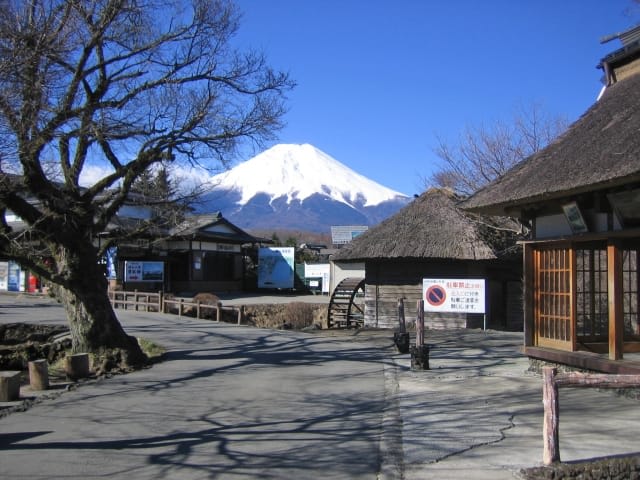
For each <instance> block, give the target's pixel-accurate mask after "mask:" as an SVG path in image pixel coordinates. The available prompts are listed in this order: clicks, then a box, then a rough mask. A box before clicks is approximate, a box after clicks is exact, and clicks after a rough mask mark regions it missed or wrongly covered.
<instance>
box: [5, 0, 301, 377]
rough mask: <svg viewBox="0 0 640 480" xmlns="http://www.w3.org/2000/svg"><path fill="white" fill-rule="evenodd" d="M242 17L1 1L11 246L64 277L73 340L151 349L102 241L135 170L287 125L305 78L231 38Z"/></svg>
mask: <svg viewBox="0 0 640 480" xmlns="http://www.w3.org/2000/svg"><path fill="white" fill-rule="evenodd" d="M238 26H239V14H238V12H237V10H236V8H235V6H234V4H233V3H232V2H231V1H230V0H0V255H2V256H5V257H9V258H12V259H15V260H17V261H18V262H19V263H21V264H22V265H23V266H25V267H27V268H29V269H31V270H32V271H34V272H36V273H37V274H38V275H40V276H42V277H43V278H45V279H47V280H49V281H50V282H52V283H54V284H55V285H57V287H58V288H57V290H58V292H59V299H60V301H61V302H62V304H63V305H64V307H65V309H66V313H67V317H68V321H69V325H70V330H71V333H72V338H73V349H74V350H75V351H85V352H87V351H88V352H101V351H103V349H110V350H111V351H117V352H119V354H120V356H121V359H122V363H123V364H137V363H140V362H142V361H143V360H144V355H143V354H142V352H141V351H140V349H139V347H138V345H137V342H136V341H135V340H134V339H133V338H132V337H130V336H128V335H127V334H126V333H125V332H124V330H123V329H122V327H121V325H120V324H119V322H118V320H117V317H116V316H115V314H114V311H113V309H112V307H111V305H110V303H109V299H108V296H107V282H106V279H105V276H104V272H103V270H102V267H101V266H100V265H99V262H98V259H99V258H100V257H101V256H102V253H103V250H104V249H106V248H108V247H109V245H108V244H103V245H101V246H97V245H96V244H95V243H94V239H95V238H96V236H97V235H98V234H99V233H100V232H103V231H104V229H105V228H106V227H107V225H108V224H109V222H110V220H111V219H112V218H113V217H114V215H116V213H117V212H118V210H119V209H120V208H121V207H122V205H123V204H124V202H125V201H127V199H128V197H129V196H130V191H131V188H132V186H133V184H134V182H135V181H136V179H137V178H138V177H139V176H140V175H142V174H143V172H145V171H148V170H149V169H150V168H151V167H152V166H153V165H154V164H157V163H160V162H164V164H184V165H189V164H191V165H194V164H199V165H204V164H206V163H207V162H212V163H217V164H218V165H219V164H220V162H222V163H225V162H226V161H228V159H229V158H230V156H231V155H233V154H234V153H235V152H237V149H238V147H239V145H241V144H242V143H243V142H245V141H247V140H250V141H256V142H260V141H261V140H264V139H266V138H270V137H271V136H272V135H273V134H274V132H275V131H277V129H278V128H279V127H280V126H281V118H282V116H283V114H284V112H285V105H284V102H285V95H286V92H287V91H288V90H289V89H290V88H292V87H293V83H292V81H291V80H290V79H289V77H288V75H287V74H286V73H283V72H277V71H274V70H273V69H271V68H270V67H269V66H268V65H267V63H266V61H265V58H264V56H263V55H262V54H260V53H256V52H253V51H245V52H240V51H236V50H235V49H234V48H233V44H232V38H233V36H234V34H235V33H236V32H237V28H238ZM96 165H101V166H103V167H104V166H106V167H107V168H108V170H107V172H106V173H105V174H104V175H103V176H102V177H101V178H99V179H97V180H96V181H94V182H92V183H91V184H89V185H81V178H82V176H83V175H84V174H85V173H86V172H87V170H89V169H91V168H92V167H95V166H96ZM7 211H11V212H13V213H14V214H16V215H17V216H19V217H20V218H21V219H22V221H23V222H24V225H25V228H23V229H17V228H15V227H14V224H10V223H8V222H7V221H6V220H5V213H6V212H7ZM35 249H38V250H35Z"/></svg>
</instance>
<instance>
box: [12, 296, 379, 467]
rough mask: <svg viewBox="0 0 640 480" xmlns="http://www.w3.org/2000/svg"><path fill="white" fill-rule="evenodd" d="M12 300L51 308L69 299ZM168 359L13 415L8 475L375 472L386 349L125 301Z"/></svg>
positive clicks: (18, 311) (137, 327)
mask: <svg viewBox="0 0 640 480" xmlns="http://www.w3.org/2000/svg"><path fill="white" fill-rule="evenodd" d="M28 310H29V309H28V308H17V307H15V306H14V307H12V308H0V317H2V319H3V321H6V320H7V316H10V317H11V319H12V321H15V320H19V319H20V318H21V317H23V318H27V317H29V318H30V320H31V321H38V320H41V321H47V320H51V319H53V318H54V317H55V316H56V315H57V312H56V307H52V306H43V305H41V306H40V308H37V309H35V308H34V309H33V310H32V313H31V314H29V313H28ZM119 316H120V318H121V321H123V323H124V325H125V326H126V328H127V329H128V331H129V332H131V333H134V334H136V335H141V336H144V337H147V338H150V339H153V340H154V341H156V342H159V343H161V344H163V345H164V346H166V347H167V348H168V349H169V353H168V354H167V361H165V362H163V363H160V364H157V365H155V366H154V367H153V368H151V369H148V370H143V371H140V372H136V373H132V374H128V375H124V376H116V377H113V378H110V379H106V380H102V381H97V382H95V383H93V384H88V385H84V386H82V387H81V388H79V389H77V390H76V391H71V392H66V393H64V394H63V395H61V396H59V397H58V398H56V399H53V400H47V401H46V402H42V403H40V404H38V405H36V406H34V407H33V408H31V409H30V410H28V411H27V412H24V413H14V414H11V415H9V416H7V417H5V418H3V419H0V432H1V434H0V466H1V471H2V477H3V478H12V479H18V478H29V479H45V478H46V479H51V478H83V479H85V478H86V479H89V478H111V479H119V478H135V479H162V478H165V479H205V478H224V479H227V478H229V479H242V478H251V479H254V478H265V479H269V478H277V479H281V478H292V479H293V478H296V479H297V478H323V479H330V478H340V479H342V478H354V479H359V478H362V479H372V478H376V475H377V473H378V471H379V470H380V462H381V459H380V456H379V444H380V438H381V422H382V416H383V412H384V407H385V388H384V375H383V369H384V362H383V361H382V360H383V359H382V355H381V352H380V350H379V349H378V348H375V347H374V346H373V345H371V344H355V345H354V343H346V342H343V341H339V340H336V339H331V338H325V337H320V336H310V335H306V334H303V333H297V332H290V331H287V332H282V331H272V330H261V329H256V328H247V327H238V326H231V325H225V324H217V323H214V322H208V321H196V320H193V319H187V318H178V317H176V316H172V315H160V314H155V313H154V314H142V313H129V314H127V313H125V312H119Z"/></svg>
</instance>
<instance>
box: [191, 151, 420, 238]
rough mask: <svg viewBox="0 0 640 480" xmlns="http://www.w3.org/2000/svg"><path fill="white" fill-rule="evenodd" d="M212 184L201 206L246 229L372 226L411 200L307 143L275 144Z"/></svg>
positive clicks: (216, 178)
mask: <svg viewBox="0 0 640 480" xmlns="http://www.w3.org/2000/svg"><path fill="white" fill-rule="evenodd" d="M210 184H211V191H210V193H208V194H207V195H205V196H204V198H203V205H202V206H201V207H200V208H199V209H200V210H220V211H221V212H222V214H223V215H224V216H225V217H226V218H227V219H229V220H230V221H231V222H233V223H235V224H236V225H238V226H239V227H241V228H244V229H275V228H279V229H300V230H306V231H315V232H327V231H329V229H330V227H331V225H374V224H376V223H378V222H380V221H381V220H382V219H384V218H386V217H388V216H389V215H392V214H393V213H395V212H396V211H398V210H399V209H400V208H402V207H403V206H404V205H406V204H407V203H408V202H409V197H407V196H406V195H403V194H401V193H399V192H395V191H393V190H391V189H389V188H386V187H384V186H382V185H380V184H378V183H376V182H374V181H372V180H370V179H368V178H366V177H364V176H363V175H360V174H358V173H356V172H354V171H353V170H351V169H350V168H348V167H346V166H345V165H343V164H342V163H340V162H338V161H337V160H335V159H334V158H332V157H331V156H329V155H327V154H326V153H324V152H322V151H321V150H318V149H317V148H315V147H313V146H312V145H309V144H304V145H276V146H274V147H272V148H270V149H269V150H266V151H265V152H263V153H261V154H259V155H257V156H255V157H253V158H252V159H250V160H248V161H246V162H244V163H242V164H240V165H238V166H237V167H235V168H233V169H231V170H229V171H228V172H225V173H222V174H219V175H216V176H214V177H213V178H212V179H211V181H210Z"/></svg>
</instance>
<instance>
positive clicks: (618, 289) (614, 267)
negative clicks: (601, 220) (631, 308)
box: [607, 243, 624, 360]
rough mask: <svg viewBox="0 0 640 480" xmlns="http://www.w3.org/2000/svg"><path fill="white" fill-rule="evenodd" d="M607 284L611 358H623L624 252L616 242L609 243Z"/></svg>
mask: <svg viewBox="0 0 640 480" xmlns="http://www.w3.org/2000/svg"><path fill="white" fill-rule="evenodd" d="M607 286H608V290H609V359H610V360H621V359H622V349H623V346H624V342H623V336H624V320H623V311H622V304H623V300H624V299H623V295H622V290H623V287H622V252H621V251H620V248H618V245H616V244H615V243H611V244H609V245H607Z"/></svg>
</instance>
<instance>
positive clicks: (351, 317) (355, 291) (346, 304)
mask: <svg viewBox="0 0 640 480" xmlns="http://www.w3.org/2000/svg"><path fill="white" fill-rule="evenodd" d="M327 318H328V326H329V328H355V327H362V326H364V278H355V277H350V278H345V279H344V280H342V281H341V282H340V283H339V284H338V285H337V286H336V288H335V290H334V291H333V294H332V295H331V299H330V300H329V314H328V317H327Z"/></svg>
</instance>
